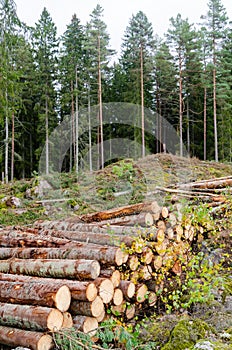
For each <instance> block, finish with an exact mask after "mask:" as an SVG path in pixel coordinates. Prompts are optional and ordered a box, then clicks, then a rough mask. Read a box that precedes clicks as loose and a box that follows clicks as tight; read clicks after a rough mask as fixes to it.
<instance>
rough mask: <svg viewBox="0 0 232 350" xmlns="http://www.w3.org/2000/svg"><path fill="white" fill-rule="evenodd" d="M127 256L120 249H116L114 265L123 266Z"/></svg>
mask: <svg viewBox="0 0 232 350" xmlns="http://www.w3.org/2000/svg"><path fill="white" fill-rule="evenodd" d="M128 257H129V254H127V253H126V252H124V251H123V250H122V249H120V248H118V249H117V251H116V254H115V262H116V265H118V266H121V265H122V264H125V263H126V262H127V260H128Z"/></svg>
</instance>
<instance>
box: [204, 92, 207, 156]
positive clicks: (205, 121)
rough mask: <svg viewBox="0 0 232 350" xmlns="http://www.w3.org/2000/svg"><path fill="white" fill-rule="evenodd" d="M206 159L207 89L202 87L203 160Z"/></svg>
mask: <svg viewBox="0 0 232 350" xmlns="http://www.w3.org/2000/svg"><path fill="white" fill-rule="evenodd" d="M206 159H207V89H206V87H205V88H204V160H206Z"/></svg>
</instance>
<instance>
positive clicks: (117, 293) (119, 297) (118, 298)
mask: <svg viewBox="0 0 232 350" xmlns="http://www.w3.org/2000/svg"><path fill="white" fill-rule="evenodd" d="M122 302H123V293H122V291H121V289H119V288H116V289H115V290H114V297H113V304H114V305H121V304H122Z"/></svg>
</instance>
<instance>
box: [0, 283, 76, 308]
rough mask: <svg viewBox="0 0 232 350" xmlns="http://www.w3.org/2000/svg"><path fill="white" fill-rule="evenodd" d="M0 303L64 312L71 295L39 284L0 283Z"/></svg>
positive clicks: (47, 285) (60, 288) (59, 288)
mask: <svg viewBox="0 0 232 350" xmlns="http://www.w3.org/2000/svg"><path fill="white" fill-rule="evenodd" d="M0 301H1V302H10V303H13V304H24V305H25V304H26V305H28V304H29V305H36V306H48V307H56V308H57V309H58V310H60V311H62V312H65V311H67V310H68V308H69V306H70V302H71V293H70V290H69V288H68V287H67V286H66V285H63V286H62V287H60V286H56V285H50V284H46V283H39V282H9V281H0Z"/></svg>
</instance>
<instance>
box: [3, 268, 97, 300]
mask: <svg viewBox="0 0 232 350" xmlns="http://www.w3.org/2000/svg"><path fill="white" fill-rule="evenodd" d="M0 281H9V282H23V283H25V282H38V283H44V284H46V285H56V287H62V286H63V285H65V286H67V287H68V288H69V290H70V292H71V296H72V298H73V299H74V300H79V301H93V300H94V299H95V298H96V296H97V287H96V286H95V284H94V283H93V282H89V281H86V282H84V281H72V280H67V279H58V278H46V277H45V278H43V277H34V276H24V275H12V274H4V273H0Z"/></svg>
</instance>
